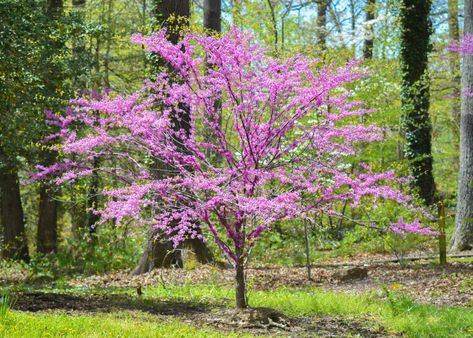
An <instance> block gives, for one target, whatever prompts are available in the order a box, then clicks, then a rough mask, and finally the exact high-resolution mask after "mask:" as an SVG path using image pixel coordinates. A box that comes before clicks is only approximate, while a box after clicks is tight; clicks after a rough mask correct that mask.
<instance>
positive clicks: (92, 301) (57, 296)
mask: <svg viewBox="0 0 473 338" xmlns="http://www.w3.org/2000/svg"><path fill="white" fill-rule="evenodd" d="M10 292H11V295H12V296H10V298H11V300H10V303H12V307H13V309H10V310H8V311H6V313H5V314H3V315H2V316H1V319H0V325H1V326H0V327H1V330H0V332H1V333H0V334H1V336H2V337H195V336H198V337H223V336H224V337H232V336H235V337H236V336H238V337H242V336H248V337H250V336H267V335H280V336H292V335H294V336H317V335H318V334H319V335H320V336H325V335H326V334H327V332H329V331H330V332H332V334H337V332H338V334H340V336H350V335H351V336H356V335H357V334H360V335H361V336H365V335H371V336H374V337H382V336H398V335H404V336H407V337H471V336H473V309H472V308H471V307H453V306H433V305H421V304H416V303H415V302H413V301H412V300H411V299H410V298H409V297H408V296H407V295H405V294H404V293H403V292H401V291H398V290H396V288H395V287H385V288H384V290H383V287H381V286H380V288H379V289H378V290H375V291H370V292H366V293H363V294H358V295H352V294H349V293H346V292H344V293H340V292H327V291H323V290H321V289H318V288H314V287H304V288H302V289H296V288H278V289H274V290H265V291H253V292H250V296H249V298H250V301H249V303H250V306H251V307H264V308H272V309H274V310H277V311H280V312H281V313H282V314H284V315H286V316H287V317H288V318H289V319H290V321H291V325H290V326H288V327H287V328H283V327H271V326H264V325H259V324H258V323H255V325H253V326H248V325H239V324H238V323H237V322H235V321H231V320H229V319H230V318H225V317H226V316H228V314H231V313H232V312H229V311H232V310H231V308H232V307H233V304H234V301H233V290H232V289H231V288H229V287H225V286H219V285H214V284H194V285H190V284H181V285H178V284H176V285H161V286H155V287H146V288H143V290H142V294H141V295H138V294H137V290H136V289H135V288H97V287H61V288H57V287H49V286H48V287H45V286H36V287H32V286H27V285H23V286H21V287H18V286H17V287H10ZM48 295H49V296H48ZM35 306H36V307H35ZM20 310H24V311H20ZM31 310H34V311H36V312H30V311H31ZM230 316H231V315H230Z"/></svg>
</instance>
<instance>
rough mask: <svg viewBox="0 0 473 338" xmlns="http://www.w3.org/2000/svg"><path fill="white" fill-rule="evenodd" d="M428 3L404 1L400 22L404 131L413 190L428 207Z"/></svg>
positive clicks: (430, 180)
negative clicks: (412, 178)
mask: <svg viewBox="0 0 473 338" xmlns="http://www.w3.org/2000/svg"><path fill="white" fill-rule="evenodd" d="M430 8H431V2H430V1H429V0H403V1H402V5H401V8H400V21H401V71H402V82H401V110H402V114H403V121H402V132H403V134H404V136H405V139H406V146H405V155H406V158H407V159H408V160H409V167H410V171H411V175H412V176H413V177H414V180H413V182H412V187H413V189H414V190H415V191H416V192H418V193H419V196H420V197H421V198H422V199H423V200H424V201H425V203H426V204H427V205H432V204H433V203H434V198H435V182H434V177H433V174H432V135H431V134H432V125H431V122H430V116H429V104H430V92H429V88H430V79H429V76H428V70H427V66H428V54H429V52H430V50H431V44H430V34H431V32H432V24H431V22H430V19H429V14H430Z"/></svg>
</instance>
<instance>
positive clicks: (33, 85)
mask: <svg viewBox="0 0 473 338" xmlns="http://www.w3.org/2000/svg"><path fill="white" fill-rule="evenodd" d="M43 14H44V8H43V7H42V6H40V3H39V2H37V1H27V0H2V1H0V78H1V80H0V198H1V205H0V207H1V217H0V221H1V225H2V227H3V236H2V237H3V238H2V256H3V257H5V258H13V259H28V247H27V242H26V236H25V221H24V215H23V207H22V203H21V197H20V185H19V175H18V172H19V170H20V169H21V168H20V165H21V164H22V162H21V161H19V160H18V159H19V158H28V157H29V156H30V155H31V153H29V149H31V144H32V143H33V144H34V143H35V142H37V141H38V139H39V135H40V134H41V131H42V130H43V128H42V127H43V125H44V124H43V123H42V122H43V121H44V118H43V114H42V111H41V112H39V109H38V106H39V102H38V101H39V100H38V96H40V95H38V92H37V90H36V89H37V88H38V87H40V86H42V85H43V84H44V83H43V81H42V80H43V77H42V74H41V72H42V69H41V67H42V63H43V61H44V60H43V58H42V56H43V55H44V48H45V44H44V35H45V34H44V32H45V31H46V30H47V23H46V21H45V20H44V16H43ZM19 18H21V20H19ZM33 89H35V90H33Z"/></svg>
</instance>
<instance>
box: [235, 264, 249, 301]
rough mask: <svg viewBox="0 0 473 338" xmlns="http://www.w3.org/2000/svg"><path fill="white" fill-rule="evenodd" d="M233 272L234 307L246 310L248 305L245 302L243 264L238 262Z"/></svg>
mask: <svg viewBox="0 0 473 338" xmlns="http://www.w3.org/2000/svg"><path fill="white" fill-rule="evenodd" d="M235 270H236V275H235V291H236V307H237V308H238V309H246V308H247V307H248V303H247V302H246V282H245V267H244V265H243V262H239V263H238V264H237V266H236V268H235Z"/></svg>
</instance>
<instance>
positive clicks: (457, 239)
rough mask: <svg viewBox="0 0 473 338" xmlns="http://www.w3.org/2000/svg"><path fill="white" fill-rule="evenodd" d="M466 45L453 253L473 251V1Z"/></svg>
mask: <svg viewBox="0 0 473 338" xmlns="http://www.w3.org/2000/svg"><path fill="white" fill-rule="evenodd" d="M464 17H465V24H464V30H465V31H464V33H465V35H466V41H465V42H464V44H465V46H463V48H460V50H459V51H461V52H464V54H463V64H462V90H463V95H462V102H461V119H460V172H459V176H458V197H457V209H456V215H455V231H454V234H453V238H452V244H451V249H452V251H463V250H470V249H472V248H473V96H472V95H471V94H470V93H471V89H472V88H473V43H472V42H473V39H472V38H471V37H472V34H473V1H471V0H465V9H464Z"/></svg>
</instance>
